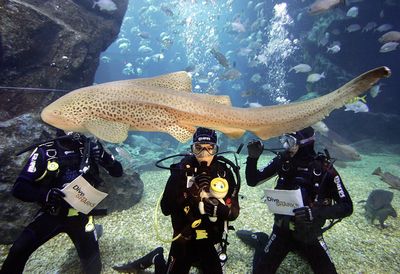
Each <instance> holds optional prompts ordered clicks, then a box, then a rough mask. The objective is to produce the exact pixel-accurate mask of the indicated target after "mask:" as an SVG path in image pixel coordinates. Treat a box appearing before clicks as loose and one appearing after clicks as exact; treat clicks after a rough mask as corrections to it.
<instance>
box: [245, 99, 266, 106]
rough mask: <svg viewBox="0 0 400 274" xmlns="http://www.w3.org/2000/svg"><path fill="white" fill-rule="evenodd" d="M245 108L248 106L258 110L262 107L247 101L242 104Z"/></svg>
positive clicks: (257, 103)
mask: <svg viewBox="0 0 400 274" xmlns="http://www.w3.org/2000/svg"><path fill="white" fill-rule="evenodd" d="M244 105H245V106H249V108H260V107H262V106H263V105H261V104H260V103H259V102H249V100H247V101H246V103H244Z"/></svg>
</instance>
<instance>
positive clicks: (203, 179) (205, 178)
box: [194, 173, 211, 191]
mask: <svg viewBox="0 0 400 274" xmlns="http://www.w3.org/2000/svg"><path fill="white" fill-rule="evenodd" d="M194 180H195V183H196V185H197V186H198V187H199V189H200V191H201V190H204V189H205V190H206V191H208V188H209V187H210V182H211V177H210V176H209V175H208V174H206V173H201V174H199V175H197V176H195V178H194Z"/></svg>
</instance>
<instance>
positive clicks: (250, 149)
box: [247, 139, 264, 159]
mask: <svg viewBox="0 0 400 274" xmlns="http://www.w3.org/2000/svg"><path fill="white" fill-rule="evenodd" d="M263 151H264V144H263V143H262V142H261V140H259V139H254V140H252V141H250V142H249V143H248V144H247V153H248V156H249V158H253V159H258V158H259V157H260V155H261V154H262V153H263Z"/></svg>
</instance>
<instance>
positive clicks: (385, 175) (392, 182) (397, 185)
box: [372, 167, 400, 190]
mask: <svg viewBox="0 0 400 274" xmlns="http://www.w3.org/2000/svg"><path fill="white" fill-rule="evenodd" d="M372 175H377V176H379V177H380V178H381V180H382V181H384V182H385V183H387V184H388V185H389V186H390V188H394V189H397V190H400V177H397V176H395V175H393V174H392V173H390V172H382V169H381V168H380V167H378V168H377V169H375V170H374V172H372Z"/></svg>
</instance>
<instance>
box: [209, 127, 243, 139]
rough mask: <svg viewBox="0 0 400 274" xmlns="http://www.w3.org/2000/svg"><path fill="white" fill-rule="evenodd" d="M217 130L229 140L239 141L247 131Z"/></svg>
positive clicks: (233, 129) (222, 128)
mask: <svg viewBox="0 0 400 274" xmlns="http://www.w3.org/2000/svg"><path fill="white" fill-rule="evenodd" d="M214 129H215V130H218V131H221V132H222V133H223V134H225V135H227V136H228V137H229V138H233V139H238V138H240V137H242V136H243V134H244V133H245V132H246V130H243V129H239V128H229V127H215V128H214Z"/></svg>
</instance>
